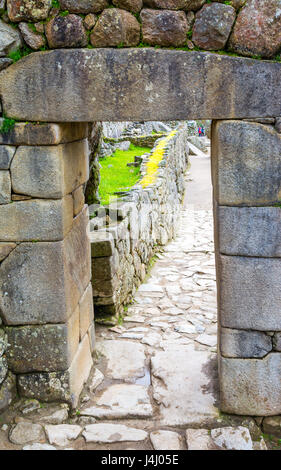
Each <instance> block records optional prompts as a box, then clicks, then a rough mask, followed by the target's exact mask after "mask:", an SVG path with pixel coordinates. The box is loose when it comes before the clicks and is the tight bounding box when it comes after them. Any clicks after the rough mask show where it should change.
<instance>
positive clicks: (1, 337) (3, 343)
mask: <svg viewBox="0 0 281 470" xmlns="http://www.w3.org/2000/svg"><path fill="white" fill-rule="evenodd" d="M6 348H7V335H6V333H5V331H4V330H3V329H2V328H1V329H0V357H2V356H3V354H4V352H5V351H6Z"/></svg>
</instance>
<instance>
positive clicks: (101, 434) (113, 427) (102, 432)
mask: <svg viewBox="0 0 281 470" xmlns="http://www.w3.org/2000/svg"><path fill="white" fill-rule="evenodd" d="M82 435H83V436H84V438H85V440H86V442H101V443H112V442H124V441H144V440H145V439H146V438H147V436H148V434H147V432H146V431H142V430H141V429H136V428H131V427H129V426H125V425H124V424H109V423H98V424H89V425H88V426H86V427H85V430H84V431H83V433H82Z"/></svg>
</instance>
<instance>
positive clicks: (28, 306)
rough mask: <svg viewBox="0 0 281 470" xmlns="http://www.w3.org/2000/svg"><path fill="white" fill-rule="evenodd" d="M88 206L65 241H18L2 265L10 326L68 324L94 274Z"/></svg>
mask: <svg viewBox="0 0 281 470" xmlns="http://www.w3.org/2000/svg"><path fill="white" fill-rule="evenodd" d="M88 220H89V219H88V208H87V206H85V207H84V210H83V211H82V212H81V213H80V214H79V215H78V216H77V217H75V219H74V220H73V226H72V229H71V230H70V231H69V232H68V234H67V236H66V237H65V239H64V240H63V241H60V242H37V243H36V242H33V243H21V244H19V245H18V246H17V247H16V248H15V249H14V250H13V251H12V252H11V253H10V255H9V256H8V257H7V258H6V259H5V260H4V261H3V262H2V264H1V266H0V312H1V316H2V318H3V320H4V322H5V324H7V325H26V324H30V325H31V324H47V323H65V322H66V321H67V320H68V318H69V317H70V316H71V314H72V312H73V311H74V310H75V308H76V306H77V305H78V302H79V300H80V298H81V296H82V295H83V293H84V291H85V289H86V288H87V286H88V284H89V282H90V279H91V252H90V241H89V238H88V235H87V227H88Z"/></svg>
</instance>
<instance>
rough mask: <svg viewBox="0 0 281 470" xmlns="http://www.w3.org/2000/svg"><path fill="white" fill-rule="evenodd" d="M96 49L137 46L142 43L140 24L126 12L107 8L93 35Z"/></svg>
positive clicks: (92, 42)
mask: <svg viewBox="0 0 281 470" xmlns="http://www.w3.org/2000/svg"><path fill="white" fill-rule="evenodd" d="M90 38H91V44H92V46H94V47H114V46H118V45H120V44H122V45H123V46H126V47H128V46H137V45H138V43H139V42H140V24H139V22H138V20H137V19H136V18H135V17H134V15H132V13H129V12H128V11H126V10H121V9H119V8H107V9H105V10H104V11H103V12H102V14H101V16H100V17H99V19H98V21H97V23H96V24H95V27H94V29H93V32H92V34H91V37H90Z"/></svg>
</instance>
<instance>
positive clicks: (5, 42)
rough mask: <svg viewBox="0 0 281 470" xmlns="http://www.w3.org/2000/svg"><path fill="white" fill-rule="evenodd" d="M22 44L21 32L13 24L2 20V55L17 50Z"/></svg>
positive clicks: (0, 37) (0, 33) (0, 22)
mask: <svg viewBox="0 0 281 470" xmlns="http://www.w3.org/2000/svg"><path fill="white" fill-rule="evenodd" d="M21 46H22V39H21V35H20V32H19V31H18V30H17V29H15V28H13V27H12V26H11V25H9V24H6V23H5V22H4V21H2V20H0V54H1V56H3V55H6V54H9V53H10V52H15V51H16V50H17V49H19V48H20V47H21Z"/></svg>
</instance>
